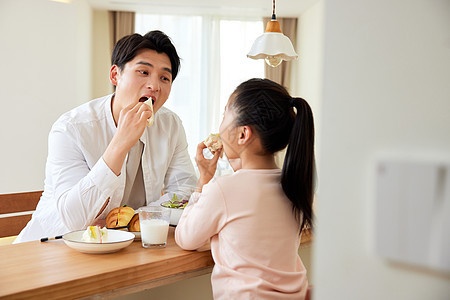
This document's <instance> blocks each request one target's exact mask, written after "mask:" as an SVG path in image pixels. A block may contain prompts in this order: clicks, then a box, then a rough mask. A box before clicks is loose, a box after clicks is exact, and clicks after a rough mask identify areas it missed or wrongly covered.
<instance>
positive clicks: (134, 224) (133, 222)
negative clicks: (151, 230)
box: [128, 214, 141, 231]
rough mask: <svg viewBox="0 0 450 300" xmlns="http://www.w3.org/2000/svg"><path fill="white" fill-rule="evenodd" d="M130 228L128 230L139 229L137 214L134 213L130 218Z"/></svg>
mask: <svg viewBox="0 0 450 300" xmlns="http://www.w3.org/2000/svg"><path fill="white" fill-rule="evenodd" d="M128 225H130V228H128V230H129V231H141V224H140V223H139V214H135V215H134V216H133V218H132V219H131V221H130V223H128Z"/></svg>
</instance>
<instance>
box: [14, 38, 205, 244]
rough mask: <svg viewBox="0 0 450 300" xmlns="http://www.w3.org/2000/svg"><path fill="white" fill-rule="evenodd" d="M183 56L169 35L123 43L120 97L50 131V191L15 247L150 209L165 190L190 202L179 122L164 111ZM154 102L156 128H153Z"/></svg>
mask: <svg viewBox="0 0 450 300" xmlns="http://www.w3.org/2000/svg"><path fill="white" fill-rule="evenodd" d="M179 65H180V59H179V57H178V54H177V52H176V49H175V47H174V46H173V44H172V43H171V41H170V39H169V37H168V36H166V35H165V34H164V33H162V32H161V31H151V32H149V33H147V34H146V35H144V36H141V35H139V34H132V35H129V36H126V37H124V38H122V39H121V40H119V41H118V42H117V44H116V46H115V47H114V50H113V54H112V67H111V69H110V74H109V77H110V81H111V83H112V84H113V85H114V86H115V93H114V94H112V95H108V96H105V97H102V98H98V99H95V100H92V101H90V102H88V103H85V104H83V105H81V106H79V107H77V108H75V109H73V110H71V111H69V112H67V113H65V114H63V115H62V116H61V117H60V118H59V119H58V120H57V121H56V122H55V124H54V125H53V127H52V129H51V132H50V134H49V144H48V148H49V150H48V158H47V165H46V179H45V186H44V193H43V195H42V197H41V199H40V201H39V204H38V206H37V208H36V211H35V213H34V214H33V217H32V219H31V221H30V222H29V223H28V224H27V226H26V227H25V228H24V229H23V230H22V232H21V233H20V234H19V236H18V237H17V239H16V240H15V243H18V242H25V241H30V240H37V239H39V238H41V237H52V236H57V235H61V234H64V233H67V232H69V231H73V230H80V229H84V228H86V227H87V226H89V225H92V224H99V223H102V222H101V220H104V219H105V218H106V216H107V214H108V212H109V211H110V210H112V209H113V208H115V207H118V206H122V205H125V204H126V205H128V206H131V207H133V208H135V209H136V208H138V207H141V206H145V205H149V204H150V203H151V202H154V201H157V200H158V199H159V198H160V196H161V191H163V192H164V193H176V194H177V195H178V196H181V197H189V195H190V194H191V192H192V191H193V189H194V188H195V185H196V182H197V178H196V176H195V171H194V168H193V166H192V163H191V160H190V158H189V155H188V152H187V142H186V135H185V132H184V128H183V126H182V124H181V120H180V119H179V117H178V116H177V115H176V114H175V113H173V112H172V111H170V110H168V109H166V108H165V107H163V105H164V103H165V102H166V100H167V98H168V97H169V94H170V90H171V87H172V82H173V80H174V79H175V78H176V76H177V73H178V70H179ZM147 100H148V101H152V102H153V114H154V123H153V124H152V125H151V126H147V125H146V124H147V120H148V119H149V118H150V117H152V109H151V107H150V106H149V105H147V103H148V102H147V103H143V102H145V101H147Z"/></svg>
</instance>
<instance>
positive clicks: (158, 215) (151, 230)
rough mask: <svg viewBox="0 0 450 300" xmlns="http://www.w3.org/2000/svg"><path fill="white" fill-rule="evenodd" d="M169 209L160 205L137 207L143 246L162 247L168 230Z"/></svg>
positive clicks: (164, 244)
mask: <svg viewBox="0 0 450 300" xmlns="http://www.w3.org/2000/svg"><path fill="white" fill-rule="evenodd" d="M169 222H170V210H169V209H168V208H165V207H162V206H145V207H141V208H140V209H139V223H140V226H141V241H142V247H144V248H164V247H166V244H167V234H168V232H169Z"/></svg>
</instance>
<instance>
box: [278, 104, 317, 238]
mask: <svg viewBox="0 0 450 300" xmlns="http://www.w3.org/2000/svg"><path fill="white" fill-rule="evenodd" d="M290 105H291V106H293V107H295V108H296V110H297V115H296V117H295V121H294V126H293V128H292V132H291V135H290V138H289V145H288V147H287V150H286V157H285V159H284V164H283V169H282V173H281V186H282V187H283V190H284V192H285V193H286V196H287V197H288V198H289V199H290V200H291V202H292V204H293V211H294V214H295V217H296V218H297V220H298V221H299V222H300V220H301V223H300V230H302V229H303V228H306V227H312V225H313V224H312V219H313V213H312V202H313V197H314V191H313V188H314V182H313V181H314V172H315V170H314V168H315V162H314V119H313V114H312V111H311V107H310V106H309V104H308V103H307V102H306V101H305V100H304V99H302V98H291V100H290Z"/></svg>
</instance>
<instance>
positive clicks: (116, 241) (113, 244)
mask: <svg viewBox="0 0 450 300" xmlns="http://www.w3.org/2000/svg"><path fill="white" fill-rule="evenodd" d="M84 232H85V230H78V231H72V232H69V233H66V234H65V235H63V240H64V243H66V245H67V246H69V247H70V248H73V249H75V250H78V251H80V252H83V253H91V254H102V253H113V252H116V251H119V250H120V249H123V248H125V247H127V246H129V245H130V244H131V243H132V242H133V240H134V237H135V236H134V234H133V233H131V232H128V231H122V230H109V229H108V238H107V242H103V243H88V242H83V240H82V237H83V233H84Z"/></svg>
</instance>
